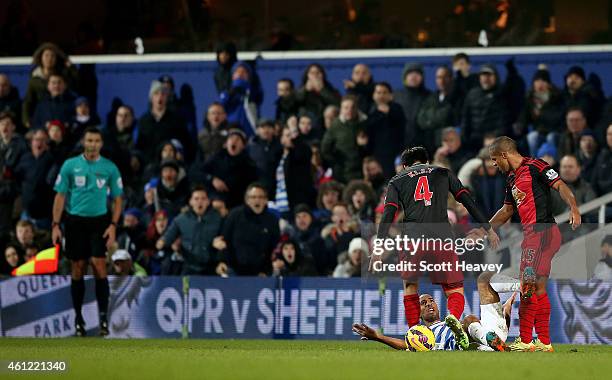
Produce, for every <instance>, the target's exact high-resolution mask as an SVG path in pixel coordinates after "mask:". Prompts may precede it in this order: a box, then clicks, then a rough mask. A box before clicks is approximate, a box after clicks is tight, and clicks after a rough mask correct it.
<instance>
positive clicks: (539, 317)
mask: <svg viewBox="0 0 612 380" xmlns="http://www.w3.org/2000/svg"><path fill="white" fill-rule="evenodd" d="M537 297H538V309H537V312H536V315H535V332H536V334H538V339H540V342H542V343H544V344H550V300H549V299H548V293H546V292H544V293H542V294H540V295H539V296H537Z"/></svg>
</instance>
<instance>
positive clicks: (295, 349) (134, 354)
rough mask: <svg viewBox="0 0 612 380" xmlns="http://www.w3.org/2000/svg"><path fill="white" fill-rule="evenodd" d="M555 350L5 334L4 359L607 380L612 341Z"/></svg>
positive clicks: (220, 375) (119, 370)
mask: <svg viewBox="0 0 612 380" xmlns="http://www.w3.org/2000/svg"><path fill="white" fill-rule="evenodd" d="M555 349H556V350H557V351H556V352H555V353H552V354H551V353H501V352H423V353H410V352H402V351H394V350H392V349H390V348H387V347H385V346H383V345H381V344H378V343H375V342H360V341H357V340H355V341H303V340H302V341H290V340H197V339H189V340H159V339H146V340H113V339H99V338H79V339H77V338H70V339H10V338H0V361H1V362H2V363H3V365H6V362H7V360H20V361H23V360H26V361H27V360H52V359H55V360H65V361H67V363H68V370H67V371H66V372H63V373H55V374H35V373H32V372H29V373H27V374H25V373H21V374H9V373H7V372H6V370H5V369H3V370H2V371H0V378H5V379H8V378H24V377H28V378H29V377H33V376H36V377H41V378H46V379H50V378H62V379H85V378H86V379H110V380H117V379H131V380H133V379H167V380H170V379H183V378H192V379H266V380H272V379H286V380H289V379H291V380H294V379H309V380H310V379H370V380H380V379H420V378H424V379H496V380H497V379H513V380H517V379H535V380H541V379H555V380H559V379H569V378H571V379H603V378H609V377H608V376H610V374H611V373H612V346H580V345H559V344H557V345H555Z"/></svg>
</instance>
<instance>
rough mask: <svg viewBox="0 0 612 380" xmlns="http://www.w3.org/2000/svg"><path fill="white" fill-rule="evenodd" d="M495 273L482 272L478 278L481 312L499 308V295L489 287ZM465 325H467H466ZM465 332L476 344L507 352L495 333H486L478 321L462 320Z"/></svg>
mask: <svg viewBox="0 0 612 380" xmlns="http://www.w3.org/2000/svg"><path fill="white" fill-rule="evenodd" d="M494 275H495V273H493V272H483V273H481V274H480V275H479V276H478V281H477V284H478V295H479V297H480V305H481V311H482V309H483V307H485V308H486V307H496V306H497V307H499V306H498V305H499V303H500V299H499V293H498V292H497V291H495V289H493V286H491V279H492V278H493V276H494ZM466 323H467V325H466ZM464 326H466V328H465V331H467V332H468V333H469V335H470V337H472V338H473V339H475V340H476V341H477V342H479V343H481V344H484V345H487V346H489V347H491V348H492V349H494V350H495V351H509V349H508V346H506V343H505V342H504V340H503V339H501V338H500V337H499V336H498V335H497V334H496V333H495V331H487V330H486V329H485V328H484V326H483V325H482V324H481V323H480V320H479V319H476V320H473V319H471V320H470V319H468V318H466V319H464Z"/></svg>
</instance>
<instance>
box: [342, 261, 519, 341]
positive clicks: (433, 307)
mask: <svg viewBox="0 0 612 380" xmlns="http://www.w3.org/2000/svg"><path fill="white" fill-rule="evenodd" d="M478 280H479V281H478V293H479V295H480V302H481V306H480V313H481V317H482V319H478V317H476V316H474V315H469V316H467V317H466V318H465V319H464V321H463V322H464V323H463V325H462V324H461V323H459V321H458V320H457V318H456V317H455V316H453V315H452V314H449V315H448V316H447V317H446V319H445V321H441V320H440V311H439V310H438V305H437V304H436V301H435V300H434V299H433V297H432V296H431V295H429V294H422V295H421V296H420V299H419V303H420V307H421V323H422V324H423V325H425V326H427V327H429V328H430V329H431V331H432V332H433V333H434V336H435V338H436V343H435V346H434V350H467V349H468V348H470V338H469V337H471V340H472V341H473V342H474V343H475V345H472V348H474V349H477V350H480V351H490V350H491V349H493V350H497V351H502V350H505V345H503V342H504V341H505V340H506V338H507V336H508V326H509V323H510V312H511V310H512V302H513V301H514V297H511V298H510V299H509V300H508V301H507V302H506V303H505V304H504V305H503V306H502V305H501V303H500V300H499V293H498V292H511V291H516V290H517V289H519V286H520V283H519V282H518V281H517V280H515V279H512V278H510V277H507V276H503V275H498V274H493V273H489V272H486V273H483V274H481V275H480V276H479V278H478ZM491 282H493V283H491ZM462 327H464V328H465V330H464V329H463V328H462ZM353 331H354V332H356V333H357V334H359V335H360V336H361V339H363V340H373V341H376V342H380V343H383V344H386V345H387V346H389V347H392V348H394V349H396V350H405V349H407V347H406V342H405V341H404V340H403V339H398V338H393V337H390V336H386V335H383V334H381V333H379V332H377V331H376V330H374V329H373V328H371V327H369V326H367V325H366V324H364V323H355V324H353ZM466 331H468V332H469V337H468V334H466Z"/></svg>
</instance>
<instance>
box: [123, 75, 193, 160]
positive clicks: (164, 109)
mask: <svg viewBox="0 0 612 380" xmlns="http://www.w3.org/2000/svg"><path fill="white" fill-rule="evenodd" d="M149 101H150V102H151V109H150V110H149V111H147V112H146V113H145V114H143V115H142V116H141V117H140V120H139V122H138V132H137V135H138V137H137V139H136V145H135V148H136V149H137V150H138V151H140V152H141V153H142V157H143V160H144V162H153V161H154V160H155V155H156V153H157V151H158V149H159V146H160V145H161V143H162V142H163V141H169V140H172V139H177V140H179V141H180V142H181V144H182V145H183V147H184V148H185V161H186V162H187V163H190V162H191V160H192V159H193V153H194V150H193V146H194V144H193V143H192V141H191V138H190V137H189V133H188V131H187V127H186V124H185V120H184V119H183V118H182V117H181V116H180V115H179V114H177V113H176V112H175V111H173V110H171V109H168V93H167V90H166V89H165V87H164V85H163V84H162V83H161V82H160V81H157V80H154V81H153V82H152V83H151V88H150V90H149Z"/></svg>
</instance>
